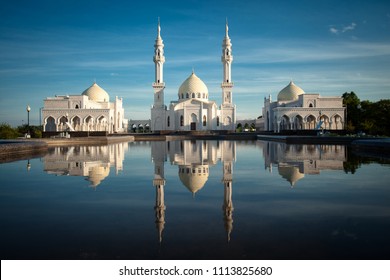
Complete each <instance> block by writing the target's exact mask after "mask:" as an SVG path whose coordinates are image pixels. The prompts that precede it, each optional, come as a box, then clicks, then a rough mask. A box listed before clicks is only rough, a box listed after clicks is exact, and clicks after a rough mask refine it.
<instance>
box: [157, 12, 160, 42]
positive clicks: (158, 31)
mask: <svg viewBox="0 0 390 280" xmlns="http://www.w3.org/2000/svg"><path fill="white" fill-rule="evenodd" d="M160 32H161V26H160V17H158V25H157V38H161V36H160Z"/></svg>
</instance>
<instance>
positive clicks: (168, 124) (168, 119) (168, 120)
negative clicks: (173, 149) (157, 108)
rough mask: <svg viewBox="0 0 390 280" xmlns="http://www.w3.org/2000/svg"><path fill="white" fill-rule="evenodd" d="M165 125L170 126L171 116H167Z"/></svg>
mask: <svg viewBox="0 0 390 280" xmlns="http://www.w3.org/2000/svg"><path fill="white" fill-rule="evenodd" d="M167 126H168V127H170V126H171V118H170V117H169V116H168V118H167Z"/></svg>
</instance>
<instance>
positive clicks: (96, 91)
mask: <svg viewBox="0 0 390 280" xmlns="http://www.w3.org/2000/svg"><path fill="white" fill-rule="evenodd" d="M82 95H86V96H88V97H89V99H90V100H92V101H96V102H109V101H110V96H109V95H108V93H107V92H106V91H105V90H104V89H102V88H101V87H99V86H98V84H97V83H93V85H92V86H90V87H89V88H87V89H86V90H84V92H83V93H82Z"/></svg>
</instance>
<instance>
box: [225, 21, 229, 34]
mask: <svg viewBox="0 0 390 280" xmlns="http://www.w3.org/2000/svg"><path fill="white" fill-rule="evenodd" d="M225 32H226V35H225V37H226V38H229V25H228V20H227V17H226V26H225Z"/></svg>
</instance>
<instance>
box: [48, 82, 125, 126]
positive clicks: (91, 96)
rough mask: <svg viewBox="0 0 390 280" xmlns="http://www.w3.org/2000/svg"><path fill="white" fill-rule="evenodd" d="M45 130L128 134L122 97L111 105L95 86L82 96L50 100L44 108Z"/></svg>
mask: <svg viewBox="0 0 390 280" xmlns="http://www.w3.org/2000/svg"><path fill="white" fill-rule="evenodd" d="M42 119H43V131H45V132H49V131H58V132H61V131H90V132H92V131H106V132H107V133H117V132H127V120H125V119H124V109H123V107H122V98H118V97H115V101H114V102H110V97H109V95H108V93H107V92H106V91H105V90H104V89H102V88H101V87H99V86H98V85H97V84H96V83H94V84H93V85H92V86H90V87H89V88H87V89H86V90H85V91H84V92H83V93H82V94H81V95H63V96H55V97H47V98H46V99H45V100H44V107H43V109H42Z"/></svg>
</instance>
